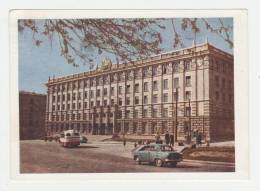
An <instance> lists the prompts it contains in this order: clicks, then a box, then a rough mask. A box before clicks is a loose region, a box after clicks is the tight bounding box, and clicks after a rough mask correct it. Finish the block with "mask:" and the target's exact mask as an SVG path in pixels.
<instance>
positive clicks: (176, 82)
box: [173, 78, 179, 88]
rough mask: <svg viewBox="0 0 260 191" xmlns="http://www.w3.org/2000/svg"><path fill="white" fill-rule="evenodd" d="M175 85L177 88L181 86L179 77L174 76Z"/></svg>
mask: <svg viewBox="0 0 260 191" xmlns="http://www.w3.org/2000/svg"><path fill="white" fill-rule="evenodd" d="M173 85H174V87H175V88H178V87H179V78H174V80H173Z"/></svg>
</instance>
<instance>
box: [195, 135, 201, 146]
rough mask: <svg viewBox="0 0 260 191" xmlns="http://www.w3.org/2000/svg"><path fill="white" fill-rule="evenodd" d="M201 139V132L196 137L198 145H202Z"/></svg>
mask: <svg viewBox="0 0 260 191" xmlns="http://www.w3.org/2000/svg"><path fill="white" fill-rule="evenodd" d="M201 139H202V137H201V133H198V134H197V137H196V143H197V145H198V146H201Z"/></svg>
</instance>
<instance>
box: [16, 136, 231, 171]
mask: <svg viewBox="0 0 260 191" xmlns="http://www.w3.org/2000/svg"><path fill="white" fill-rule="evenodd" d="M132 148H133V146H132V145H127V147H123V145H121V144H120V143H109V142H102V143H98V142H97V143H89V144H84V145H81V146H80V147H78V148H63V147H61V146H60V145H59V144H58V143H55V142H44V141H21V142H20V155H21V157H20V164H21V165H20V170H21V173H102V172H110V173H113V172H115V173H116V172H120V173H123V172H126V173H127V172H233V171H234V170H235V167H234V165H232V164H225V163H207V162H199V161H183V162H180V163H178V165H177V167H155V166H152V165H148V164H143V165H138V164H136V163H135V161H134V160H133V159H132V158H131V154H130V150H131V149H132Z"/></svg>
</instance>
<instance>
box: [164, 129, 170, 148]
mask: <svg viewBox="0 0 260 191" xmlns="http://www.w3.org/2000/svg"><path fill="white" fill-rule="evenodd" d="M164 138H165V143H166V145H169V143H170V135H169V132H168V131H166V133H165V136H164Z"/></svg>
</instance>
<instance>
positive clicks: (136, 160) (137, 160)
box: [135, 156, 141, 164]
mask: <svg viewBox="0 0 260 191" xmlns="http://www.w3.org/2000/svg"><path fill="white" fill-rule="evenodd" d="M135 162H136V163H137V164H141V161H140V159H139V157H138V156H136V157H135Z"/></svg>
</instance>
